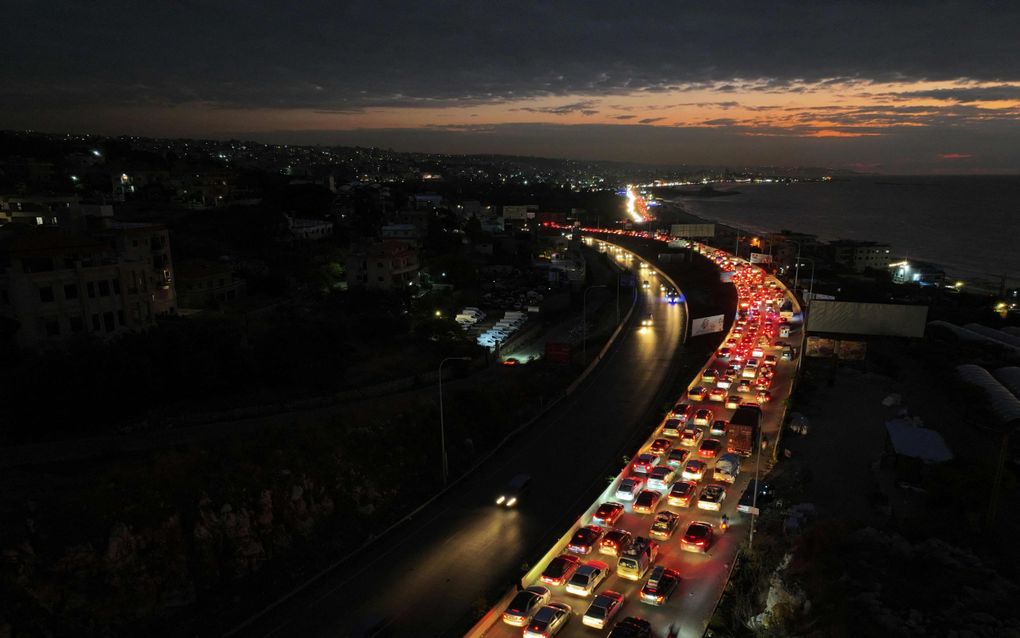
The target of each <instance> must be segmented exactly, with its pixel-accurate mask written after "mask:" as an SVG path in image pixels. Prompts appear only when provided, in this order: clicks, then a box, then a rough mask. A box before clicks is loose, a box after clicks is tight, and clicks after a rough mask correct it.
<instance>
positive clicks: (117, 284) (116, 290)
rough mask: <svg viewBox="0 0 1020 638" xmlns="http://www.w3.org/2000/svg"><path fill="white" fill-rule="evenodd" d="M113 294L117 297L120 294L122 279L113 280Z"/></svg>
mask: <svg viewBox="0 0 1020 638" xmlns="http://www.w3.org/2000/svg"><path fill="white" fill-rule="evenodd" d="M113 294H115V295H119V294H120V279H114V280H113Z"/></svg>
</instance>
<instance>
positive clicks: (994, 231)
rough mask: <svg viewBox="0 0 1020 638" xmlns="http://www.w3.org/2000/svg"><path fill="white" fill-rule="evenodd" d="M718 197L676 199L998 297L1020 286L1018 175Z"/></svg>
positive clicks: (707, 213) (758, 190)
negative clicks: (866, 249)
mask: <svg viewBox="0 0 1020 638" xmlns="http://www.w3.org/2000/svg"><path fill="white" fill-rule="evenodd" d="M713 188H715V189H716V190H720V191H736V192H737V193H738V194H735V195H729V196H723V197H683V196H681V197H679V198H676V199H675V200H674V201H676V203H678V204H679V205H680V206H682V207H683V208H684V209H685V210H686V211H687V212H689V213H691V214H694V215H697V216H699V217H702V218H704V219H706V220H711V221H715V222H719V223H724V224H728V225H732V226H736V227H738V228H744V229H747V230H751V231H754V232H759V233H766V232H778V231H781V230H783V229H789V230H792V231H796V232H802V233H810V234H814V235H818V237H819V239H823V240H832V239H855V240H871V241H877V242H884V243H888V244H890V245H891V246H892V247H893V254H894V255H896V256H898V257H902V258H905V259H907V260H915V261H924V262H928V263H933V264H938V265H939V266H941V267H942V268H943V269H945V271H946V273H947V275H948V276H949V277H952V278H956V279H961V280H963V281H965V282H969V283H973V284H975V287H976V288H981V289H984V290H998V289H999V286H1000V282H1001V279H1002V277H1003V276H1005V277H1006V279H1007V286H1010V287H1016V286H1020V176H922V177H898V176H872V177H850V178H834V179H833V180H832V181H831V182H794V183H790V184H776V183H772V184H722V185H713Z"/></svg>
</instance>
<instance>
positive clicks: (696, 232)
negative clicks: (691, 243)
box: [669, 224, 715, 238]
mask: <svg viewBox="0 0 1020 638" xmlns="http://www.w3.org/2000/svg"><path fill="white" fill-rule="evenodd" d="M669 233H670V235H672V236H673V237H699V238H700V237H715V224H673V225H672V226H670V231H669Z"/></svg>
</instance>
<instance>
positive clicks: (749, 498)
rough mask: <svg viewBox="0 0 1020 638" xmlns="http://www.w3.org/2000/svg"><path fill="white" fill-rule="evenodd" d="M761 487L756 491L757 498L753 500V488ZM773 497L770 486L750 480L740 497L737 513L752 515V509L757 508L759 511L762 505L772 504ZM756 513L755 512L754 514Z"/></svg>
mask: <svg viewBox="0 0 1020 638" xmlns="http://www.w3.org/2000/svg"><path fill="white" fill-rule="evenodd" d="M759 484H760V485H761V487H760V488H759V489H758V497H757V499H755V495H754V488H755V486H756V485H759ZM774 497H775V491H774V490H773V489H772V486H771V485H769V484H768V483H766V482H764V481H761V482H760V483H759V482H758V481H755V480H754V479H751V482H750V483H748V484H747V488H746V489H744V493H743V494H742V495H741V497H740V501H739V502H738V503H737V511H738V512H742V513H744V514H750V513H752V509H753V508H755V507H757V508H759V509H761V507H762V506H763V505H768V504H769V503H771V502H772V499H773V498H774ZM755 513H757V512H755Z"/></svg>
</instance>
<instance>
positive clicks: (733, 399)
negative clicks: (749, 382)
mask: <svg viewBox="0 0 1020 638" xmlns="http://www.w3.org/2000/svg"><path fill="white" fill-rule="evenodd" d="M740 402H741V398H740V397H739V396H737V395H735V394H731V395H730V396H728V397H726V407H727V408H730V409H732V410H736V409H737V408H739V407H740Z"/></svg>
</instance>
